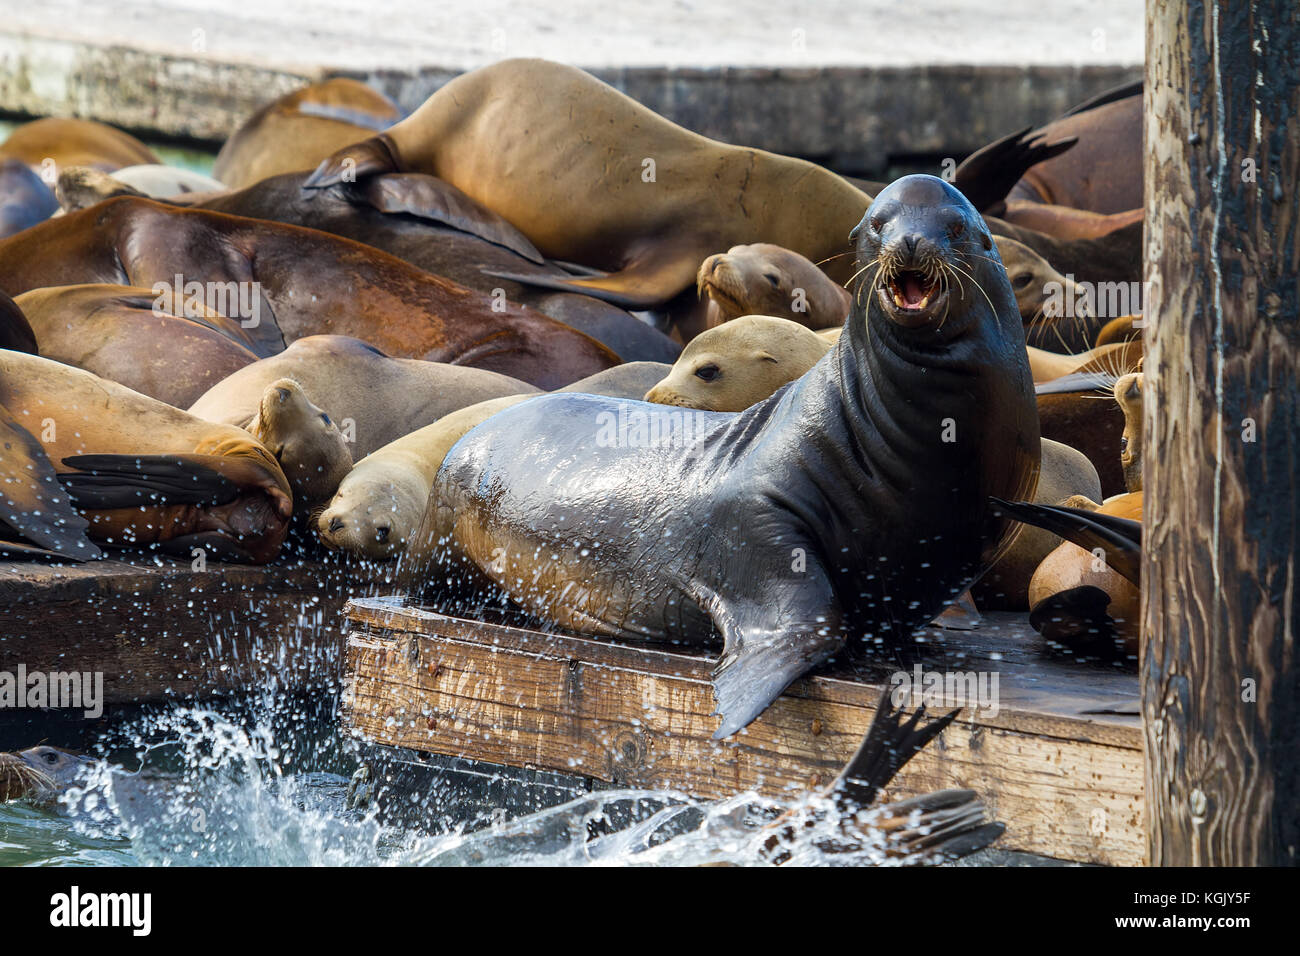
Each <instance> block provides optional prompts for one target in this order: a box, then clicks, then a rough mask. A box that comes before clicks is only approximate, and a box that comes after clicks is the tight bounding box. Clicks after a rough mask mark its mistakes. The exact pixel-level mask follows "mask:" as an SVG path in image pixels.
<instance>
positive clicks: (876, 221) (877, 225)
mask: <svg viewBox="0 0 1300 956" xmlns="http://www.w3.org/2000/svg"><path fill="white" fill-rule="evenodd" d="M884 228H885V220H883V219H881V218H880V217H879V216H876V217H875V218H873V219H872V220H871V231H872V232H879V231H880V230H881V229H884Z"/></svg>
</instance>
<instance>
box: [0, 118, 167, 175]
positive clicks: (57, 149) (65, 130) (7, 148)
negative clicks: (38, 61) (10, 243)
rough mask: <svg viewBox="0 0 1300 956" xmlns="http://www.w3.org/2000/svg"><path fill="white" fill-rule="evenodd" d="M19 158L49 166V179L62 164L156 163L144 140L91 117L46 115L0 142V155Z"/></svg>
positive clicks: (118, 165) (32, 164)
mask: <svg viewBox="0 0 1300 956" xmlns="http://www.w3.org/2000/svg"><path fill="white" fill-rule="evenodd" d="M4 157H12V158H14V159H20V160H22V161H23V162H24V163H26V164H27V165H28V166H30V167H31V168H32V169H33V170H35V171H37V172H44V171H46V170H48V173H47V175H48V177H49V179H48V182H49V184H50V185H53V183H54V180H55V177H57V176H58V173H59V171H60V170H61V169H63V168H64V167H65V166H93V167H95V168H96V169H100V170H104V171H105V172H112V171H113V170H115V169H121V168H122V167H123V166H136V165H139V164H141V163H159V162H161V160H160V159H159V158H158V157H157V156H155V155H154V152H153V150H151V149H150V148H149V147H148V146H146V145H145V144H144V143H142V142H140V141H139V140H138V139H136V138H135V137H134V136H132V135H131V134H129V133H124V132H122V131H121V130H120V129H115V128H113V127H112V126H107V125H105V124H104V123H96V122H95V121H94V120H86V119H67V118H63V117H54V116H51V117H46V118H45V119H38V120H32V121H31V122H30V123H24V124H23V125H21V126H19V127H18V128H17V129H15V130H14V131H13V132H12V133H10V134H9V138H8V139H6V140H5V141H4V142H3V143H0V158H4Z"/></svg>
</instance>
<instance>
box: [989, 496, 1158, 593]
mask: <svg viewBox="0 0 1300 956" xmlns="http://www.w3.org/2000/svg"><path fill="white" fill-rule="evenodd" d="M990 500H991V501H992V502H993V504H994V505H996V506H997V507H998V508H999V509H1001V510H1002V511H1004V512H1005V513H1006V514H1007V515H1008V516H1009V517H1012V518H1015V519H1016V520H1017V521H1021V522H1024V523H1025V524H1031V525H1034V526H1035V527H1039V528H1043V529H1045V530H1047V531H1050V532H1052V533H1053V534H1056V535H1060V536H1061V537H1062V538H1064V539H1065V540H1066V541H1069V542H1071V543H1073V544H1077V545H1078V546H1079V547H1081V548H1083V549H1084V550H1085V551H1094V550H1096V549H1098V548H1100V549H1101V550H1102V552H1103V553H1104V554H1105V555H1106V563H1107V564H1109V565H1110V566H1111V567H1112V568H1114V569H1115V570H1116V571H1117V572H1119V573H1120V574H1122V575H1123V576H1124V577H1125V578H1127V579H1128V580H1129V581H1131V582H1132V583H1133V584H1139V583H1140V582H1141V569H1142V525H1141V523H1140V522H1137V521H1133V520H1132V519H1130V518H1121V517H1119V516H1118V515H1109V514H1102V513H1100V512H1096V511H1084V510H1081V509H1078V508H1064V507H1060V506H1059V505H1036V504H1031V503H1029V502H1026V501H1017V502H1010V501H1003V500H1002V499H1001V498H990Z"/></svg>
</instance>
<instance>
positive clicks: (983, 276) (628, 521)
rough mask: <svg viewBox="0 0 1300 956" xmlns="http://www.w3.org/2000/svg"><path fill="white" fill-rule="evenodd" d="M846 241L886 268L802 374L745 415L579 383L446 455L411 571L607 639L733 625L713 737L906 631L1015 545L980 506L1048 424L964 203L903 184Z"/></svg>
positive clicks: (1004, 288) (1028, 470) (998, 279)
mask: <svg viewBox="0 0 1300 956" xmlns="http://www.w3.org/2000/svg"><path fill="white" fill-rule="evenodd" d="M854 237H855V239H856V242H857V254H858V258H859V260H861V261H863V262H869V261H879V262H880V267H881V269H883V270H884V273H885V274H884V278H883V279H882V281H881V283H880V285H879V287H878V288H877V289H876V294H874V295H872V296H864V297H863V301H862V302H861V303H858V304H855V306H854V308H853V311H852V313H851V314H850V316H849V318H848V319H847V321H846V324H845V331H844V333H843V334H842V335H841V336H840V340H839V342H838V343H837V344H836V345H835V347H834V348H833V349H832V350H831V351H830V352H829V353H828V354H827V355H826V356H825V357H824V358H823V359H822V361H820V362H819V363H818V364H817V365H816V366H814V368H813V369H812V370H811V371H810V372H808V373H807V374H806V375H804V376H803V377H802V378H800V379H798V380H797V381H795V382H792V383H790V384H789V385H786V386H785V387H784V388H782V389H780V390H778V391H777V392H776V394H774V395H773V396H772V397H771V398H768V399H766V400H765V401H762V402H759V403H758V404H757V405H754V406H751V407H750V408H749V409H747V410H745V411H743V412H740V413H738V414H725V413H714V412H699V411H690V412H683V411H682V410H679V409H671V410H669V409H663V408H660V407H658V406H655V405H649V404H641V403H620V402H617V401H611V400H609V399H603V398H598V397H595V396H588V395H543V396H539V397H536V398H530V399H527V400H525V401H523V402H521V403H519V404H518V405H515V406H514V407H512V408H509V409H506V410H505V411H502V412H498V413H497V414H496V415H494V416H492V417H491V418H489V419H488V420H487V421H485V422H483V423H482V424H481V425H479V426H477V427H476V428H474V429H472V430H471V431H470V432H469V433H468V434H467V435H466V436H465V437H464V438H462V439H461V440H460V441H459V442H457V443H456V445H454V446H453V447H452V449H451V450H450V451H449V452H448V453H447V456H446V458H445V459H444V461H443V464H442V467H441V468H440V469H439V471H438V474H437V476H436V478H435V480H434V485H433V490H432V493H431V495H430V499H429V507H428V508H427V509H426V513H425V517H424V519H423V520H422V522H421V526H420V528H419V529H417V531H416V532H415V533H414V535H413V539H412V544H411V547H410V548H409V549H408V554H407V556H406V558H407V559H408V560H406V561H404V568H403V571H402V574H401V580H402V581H403V582H404V583H405V584H406V585H407V586H408V587H410V588H411V589H412V590H420V589H422V588H423V587H425V586H428V585H429V584H430V583H431V582H432V581H433V580H434V579H435V578H436V579H437V580H439V581H443V580H445V579H447V578H448V576H449V574H452V575H454V574H455V573H456V571H457V569H464V572H465V575H466V580H465V583H466V584H467V585H469V588H468V590H470V591H477V589H478V585H477V583H476V582H475V580H474V579H475V577H478V578H481V579H486V580H487V581H490V582H491V583H492V585H493V586H494V588H495V589H498V590H499V592H500V593H504V594H505V595H506V596H508V597H509V598H510V599H511V600H513V601H515V602H516V603H517V604H519V605H521V606H523V607H524V608H526V609H527V610H529V611H530V612H531V613H533V614H535V615H537V616H538V617H540V618H542V619H543V620H544V621H547V622H551V623H553V624H555V625H558V626H560V627H565V628H570V629H573V630H576V631H579V632H581V633H585V634H592V635H597V636H605V637H611V638H619V639H633V640H643V641H652V642H662V641H672V642H681V643H688V644H692V643H693V644H700V643H709V642H711V641H713V640H714V639H715V637H716V635H717V634H718V633H719V632H720V633H721V636H722V638H723V641H724V650H723V654H722V658H721V660H720V662H719V665H718V668H717V670H716V671H715V672H714V681H713V683H714V690H715V695H716V697H717V701H718V713H719V714H720V715H721V717H722V719H721V722H720V726H719V727H718V729H717V732H716V734H715V737H716V738H718V739H721V738H724V737H728V736H730V735H732V734H734V733H736V732H737V731H739V730H740V729H741V728H743V727H745V726H746V725H747V724H749V723H750V722H751V721H752V720H754V719H755V718H756V717H757V716H758V715H759V714H760V713H762V712H763V711H764V710H765V709H766V708H767V706H768V705H769V704H770V703H771V702H772V701H773V700H775V699H776V698H777V697H778V696H779V695H780V694H781V693H782V692H783V691H784V690H785V688H786V687H787V686H788V685H789V684H790V683H791V682H792V681H793V680H795V679H796V678H798V677H799V676H800V675H802V674H804V673H806V672H807V671H809V670H811V669H812V668H814V667H816V666H818V665H819V664H821V663H822V662H824V661H826V660H828V659H829V658H831V657H833V656H835V655H837V654H839V653H841V652H842V651H844V650H845V649H846V647H847V646H848V645H849V642H850V641H852V643H853V644H854V645H861V644H868V645H869V644H874V642H878V641H884V640H886V639H888V638H892V637H898V638H899V639H906V638H907V637H908V636H909V635H910V634H911V632H912V629H913V628H914V627H917V626H920V625H922V624H924V623H926V622H927V621H929V620H931V619H932V618H933V617H934V616H935V614H936V613H937V612H938V611H939V610H940V608H941V607H943V606H944V604H946V603H948V602H950V601H951V600H952V599H953V598H954V597H956V596H957V595H959V594H960V593H962V591H963V590H965V588H966V587H967V585H968V584H969V583H970V582H971V581H972V580H973V579H974V578H975V577H977V576H978V575H979V573H980V572H981V571H983V570H984V569H985V568H986V567H987V566H988V563H989V562H991V561H992V559H993V557H994V556H996V554H997V553H998V552H999V551H1000V549H1001V547H1002V545H1003V543H1004V541H1005V539H1006V537H1007V535H1008V532H1009V528H1008V526H1007V524H1005V519H996V520H995V519H993V517H992V515H993V512H992V509H991V507H990V505H989V503H988V497H987V496H988V495H990V494H998V492H997V491H994V490H992V489H996V488H1015V489H1019V490H1020V492H1021V493H1022V495H1023V496H1024V497H1029V496H1032V494H1033V489H1034V487H1035V485H1036V483H1037V475H1038V454H1039V440H1038V422H1037V417H1036V415H1035V412H1034V404H1033V397H1032V396H1033V385H1032V382H1031V379H1030V373H1029V363H1028V361H1027V359H1026V357H1025V347H1024V333H1023V329H1022V323H1021V321H1020V315H1019V313H1018V312H1017V310H1016V305H1015V298H1014V296H1013V295H1012V292H1011V287H1010V285H1009V284H1008V283H1007V280H1006V275H1005V272H1004V271H1003V269H1002V267H1001V263H1000V262H999V261H998V259H997V252H996V250H995V247H994V245H993V241H992V239H991V237H990V236H989V234H988V232H987V231H986V229H985V225H984V222H983V220H982V219H981V218H980V216H979V214H978V213H976V211H975V209H974V208H973V207H972V206H971V204H970V203H969V202H968V201H967V200H966V199H965V198H964V197H963V196H962V195H961V193H959V192H958V191H957V190H956V189H954V188H953V187H952V186H950V185H948V184H947V183H945V182H943V181H942V180H940V179H938V178H936V177H933V176H908V177H905V178H903V179H900V180H898V181H897V182H895V183H893V184H892V185H891V186H889V187H888V188H887V189H885V190H884V191H883V192H882V193H881V194H880V195H879V196H878V197H876V200H875V202H874V203H873V204H872V205H871V207H870V209H869V210H868V212H867V214H866V216H865V217H864V218H863V220H862V222H861V223H860V224H859V226H858V228H857V229H855V230H854ZM958 264H960V266H961V269H960V271H956V272H955V273H954V275H953V276H952V277H950V281H949V283H948V284H947V285H945V284H944V282H943V281H942V277H943V276H944V275H946V273H944V272H943V271H942V270H943V268H944V267H955V266H957V265H958ZM967 276H970V277H971V278H967ZM972 279H973V282H972ZM974 282H978V283H979V288H978V289H977V288H976V287H975V286H974V284H973V283H974ZM900 303H901V304H900ZM675 423H677V424H675ZM945 430H946V431H945ZM656 432H657V433H658V434H657V438H656ZM945 434H946V436H947V437H948V438H951V439H952V440H951V441H945V440H944V436H945ZM435 542H436V543H437V545H436V546H435V544H434V543H435ZM435 563H436V564H437V565H441V566H438V567H434V566H433V565H434V564H435ZM471 600H481V595H480V594H477V593H476V594H475V595H474V597H473V598H471Z"/></svg>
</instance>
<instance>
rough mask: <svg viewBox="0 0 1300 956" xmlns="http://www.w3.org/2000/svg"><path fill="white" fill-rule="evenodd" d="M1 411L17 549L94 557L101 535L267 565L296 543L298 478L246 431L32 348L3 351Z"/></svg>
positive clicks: (3, 508) (1, 509) (0, 503)
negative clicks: (294, 489)
mask: <svg viewBox="0 0 1300 956" xmlns="http://www.w3.org/2000/svg"><path fill="white" fill-rule="evenodd" d="M0 409H3V411H2V412H0V431H3V433H4V444H5V446H6V448H7V449H8V450H7V452H6V454H5V456H4V458H3V460H2V461H0V468H3V469H4V474H3V481H4V487H5V493H4V494H3V495H0V523H3V525H5V526H6V527H7V528H8V533H6V534H5V535H4V537H5V538H6V541H5V542H2V543H0V545H3V546H5V547H6V549H8V545H9V542H10V541H12V542H13V543H14V547H16V548H17V549H18V550H22V551H31V550H33V546H35V547H36V548H37V549H43V550H44V551H45V552H47V553H55V554H59V555H62V556H65V557H72V558H75V559H78V560H84V559H86V558H88V557H95V556H97V555H98V553H99V552H98V549H97V548H96V547H95V546H94V545H92V544H91V543H90V542H89V541H86V535H89V537H90V538H92V539H94V540H95V541H97V542H101V543H104V544H110V545H112V546H114V547H140V546H150V545H154V544H157V545H160V546H162V547H163V548H164V550H168V551H173V552H180V553H183V554H186V555H188V554H189V553H190V551H191V549H192V548H195V547H201V548H203V549H204V550H205V551H207V552H208V553H209V554H210V555H212V556H214V557H217V558H223V559H232V560H240V561H249V562H255V563H259V562H265V561H269V560H270V559H271V558H272V557H274V556H275V553H276V552H277V551H278V550H279V548H280V543H281V542H282V541H283V540H284V536H285V533H286V532H287V530H288V527H289V517H290V515H291V513H292V499H291V497H290V488H289V483H288V481H287V480H286V479H285V476H284V473H283V472H282V471H281V470H280V466H279V465H278V464H277V463H276V461H275V458H274V457H273V456H272V455H271V453H270V452H268V451H267V450H266V449H265V448H264V447H262V446H261V445H260V444H258V443H257V442H256V441H254V440H253V439H252V438H251V437H250V436H249V435H248V433H247V432H245V431H243V430H242V429H238V428H234V427H232V426H228V425H215V424H213V423H211V422H205V421H203V420H201V419H199V418H195V417H194V416H193V415H190V414H188V413H186V412H182V411H180V410H179V409H176V408H172V407H171V406H170V405H165V404H163V403H162V402H159V401H157V400H156V399H152V398H149V397H148V396H145V395H141V394H139V393H138V392H133V391H131V390H130V389H128V388H126V387H125V386H122V385H118V384H117V383H115V382H109V381H107V380H105V379H102V378H99V377H98V376H96V375H93V374H91V373H90V372H86V371H82V370H81V369H77V368H72V367H71V366H68V365H62V364H60V363H58V362H53V361H51V360H49V359H45V358H39V357H37V356H34V355H25V354H23V353H20V352H0Z"/></svg>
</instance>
